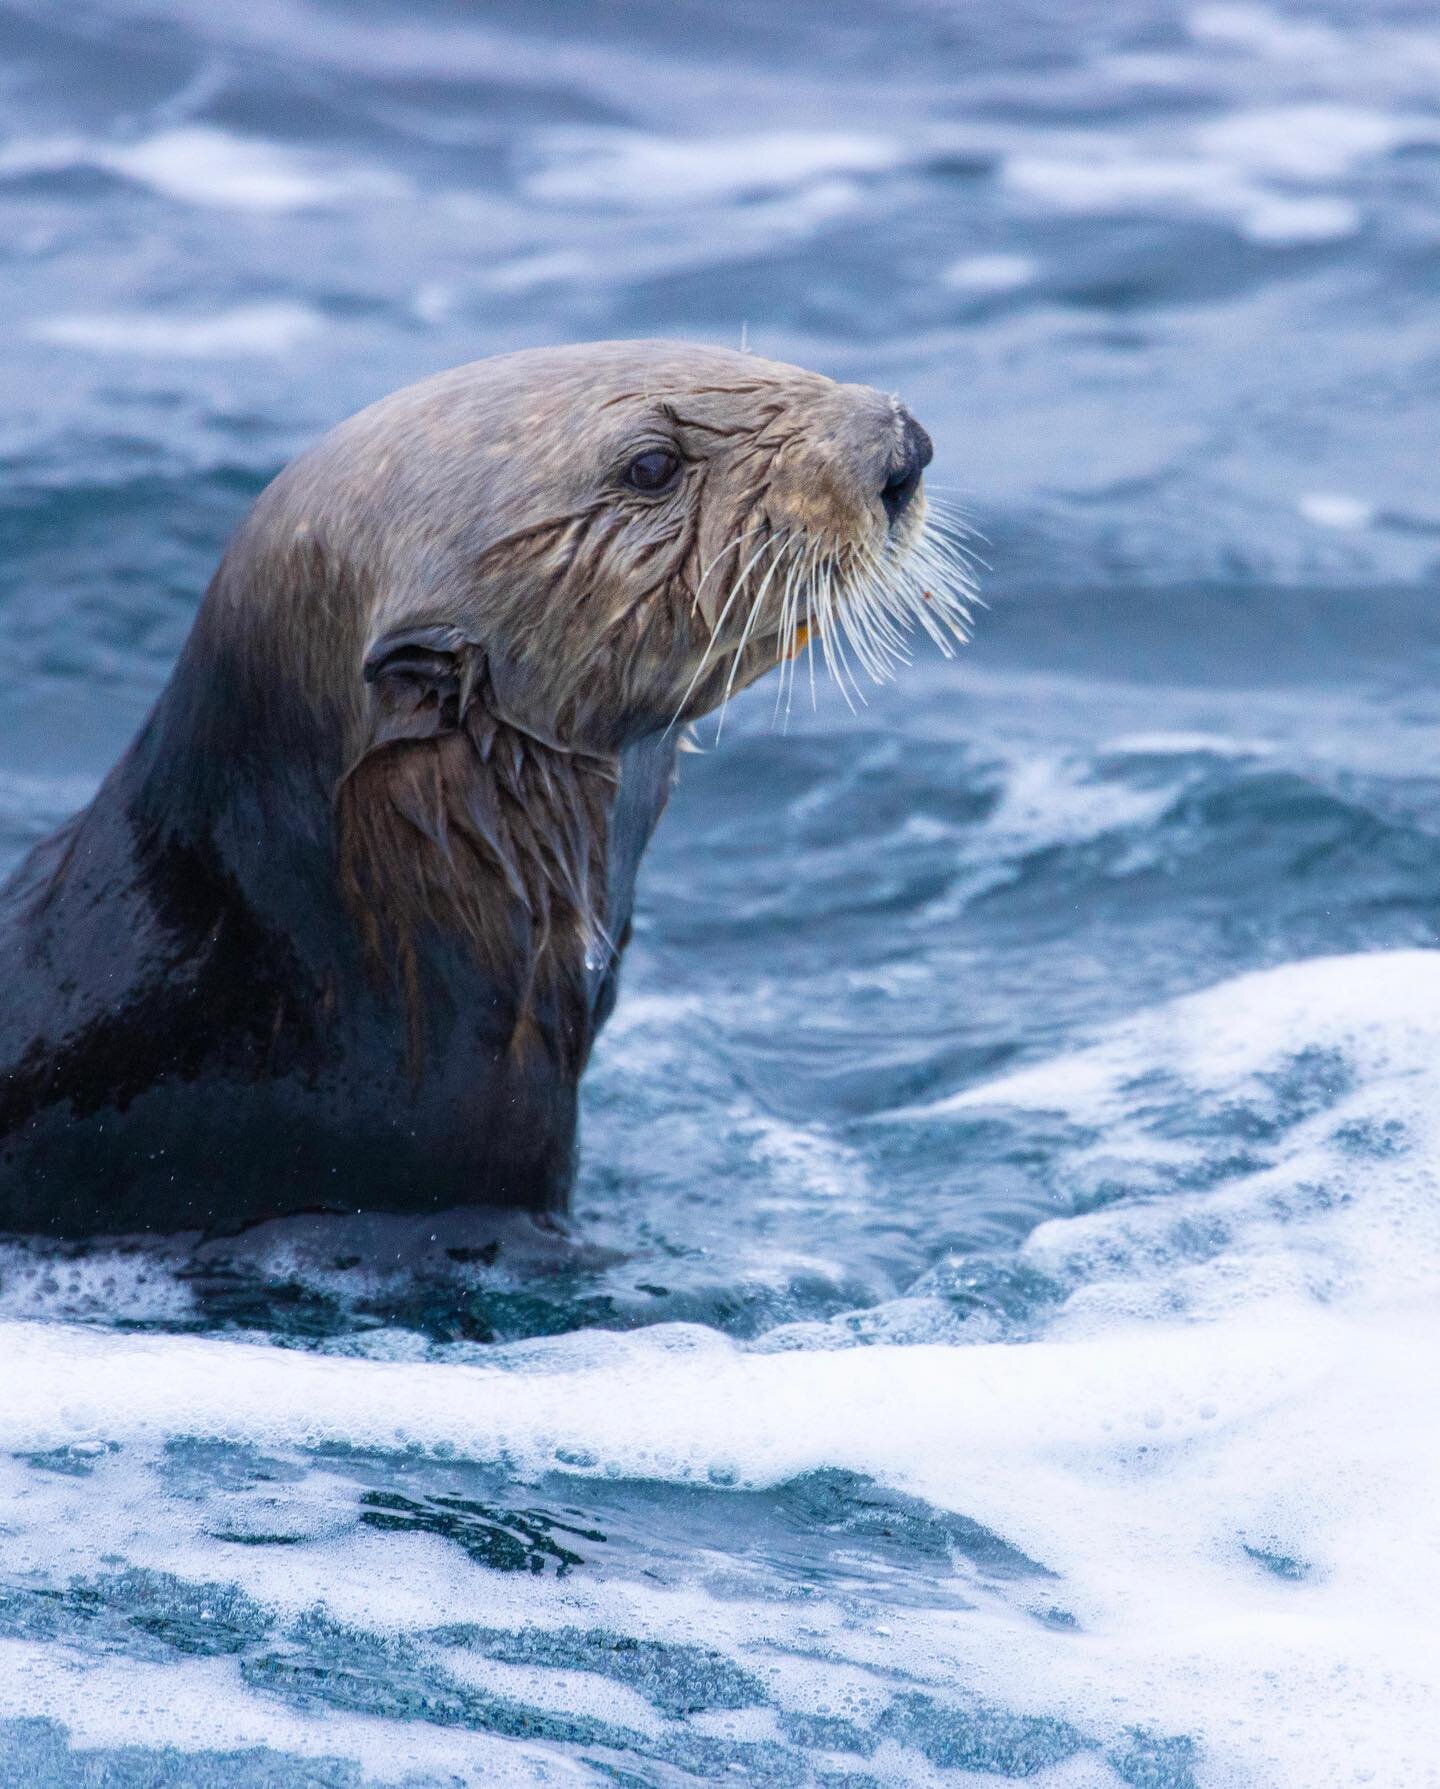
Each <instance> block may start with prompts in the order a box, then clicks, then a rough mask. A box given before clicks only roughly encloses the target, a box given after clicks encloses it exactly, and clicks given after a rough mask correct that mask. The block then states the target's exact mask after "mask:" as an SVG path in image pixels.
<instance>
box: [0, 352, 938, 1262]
mask: <svg viewBox="0 0 1440 1789" xmlns="http://www.w3.org/2000/svg"><path fill="white" fill-rule="evenodd" d="M928 458H929V444H928V441H927V440H926V439H925V437H924V435H923V432H922V431H920V430H919V429H918V425H916V424H914V423H913V422H912V421H911V419H910V418H909V416H908V414H907V413H906V412H905V411H904V410H903V409H902V408H901V407H900V406H899V405H898V404H897V403H896V402H895V401H894V400H893V399H890V398H887V397H882V396H881V394H879V393H876V392H872V391H869V390H868V389H867V388H864V387H857V386H842V385H836V384H834V383H833V382H832V381H830V380H826V379H822V378H820V377H819V376H817V375H814V374H809V373H804V372H801V371H799V370H798V369H795V368H790V367H783V366H777V365H774V364H772V363H769V362H765V361H760V360H757V359H755V358H753V357H751V356H748V355H739V354H731V353H725V352H723V351H719V350H710V349H696V348H689V347H685V346H683V345H680V344H667V343H609V344H598V345H594V346H590V347H584V348H572V349H561V350H548V351H537V352H534V353H529V354H517V355H510V356H505V357H502V358H500V359H497V360H494V361H488V362H478V363H476V364H475V365H473V366H470V367H462V368H459V369H456V370H455V371H453V372H451V373H447V374H442V375H439V376H438V377H437V378H435V379H432V380H428V381H426V382H424V383H423V384H421V385H419V386H414V387H411V388H409V389H408V390H407V391H404V392H400V393H397V394H396V395H395V396H394V397H392V398H389V399H386V400H384V401H383V402H381V403H380V404H377V405H375V406H372V408H371V409H370V410H367V411H364V412H362V413H361V414H360V415H359V416H357V417H354V418H352V419H351V420H350V421H349V422H348V423H345V424H342V425H341V426H340V427H339V428H338V429H336V430H335V431H333V432H332V433H331V434H330V435H329V436H327V437H326V438H325V439H324V440H323V441H322V442H320V443H319V444H317V446H316V447H314V448H312V449H311V450H309V452H307V453H306V454H304V455H302V456H301V457H300V458H299V459H298V460H297V461H295V462H294V463H293V464H292V465H291V466H290V467H288V468H287V469H286V471H285V472H283V473H282V474H281V475H280V477H279V478H277V479H276V481H275V482H274V484H272V485H271V486H270V487H269V488H268V490H267V491H266V492H265V493H263V494H262V496H261V498H260V499H259V501H258V502H257V504H256V506H255V508H254V510H253V511H252V512H251V514H250V516H249V517H248V518H247V520H246V521H245V523H244V524H243V525H242V526H241V528H240V529H239V530H238V531H237V534H236V536H235V539H234V540H233V541H232V543H231V545H230V547H229V548H228V550H227V552H226V555H225V557H224V559H223V560H222V562H221V565H220V567H219V569H218V571H217V573H216V575H215V578H214V579H213V581H212V583H211V586H210V588H209V590H208V591H207V593H206V597H205V600H204V603H203V604H202V606H201V609H200V612H199V614H198V616H197V619H196V622H195V626H194V628H193V630H192V632H191V635H190V638H189V640H188V641H187V643H186V646H185V648H184V651H183V652H182V654H181V657H180V660H179V663H178V665H177V667H176V670H175V673H174V675H173V677H172V678H171V681H170V683H169V685H168V687H167V688H166V690H165V692H164V693H163V695H162V696H161V698H160V701H159V703H158V704H157V707H156V709H155V711H154V713H153V714H152V715H151V717H150V719H149V721H148V722H147V723H146V725H145V727H144V729H143V730H142V732H141V734H140V736H139V738H138V739H137V740H136V741H135V743H134V744H133V745H132V746H131V748H130V749H129V751H128V752H127V753H126V754H125V756H124V757H123V758H122V760H121V761H120V763H119V764H118V765H117V766H116V767H115V769H114V770H113V771H112V772H111V774H110V776H109V777H108V778H107V779H106V781H105V783H104V785H103V786H102V788H101V789H100V792H99V793H98V795H97V796H96V798H95V800H94V801H93V802H92V804H91V805H90V806H89V807H88V808H87V809H86V810H85V811H84V812H83V813H81V814H80V815H78V816H77V817H76V818H75V819H73V820H72V821H70V822H69V823H68V824H67V825H66V826H64V827H62V828H61V829H60V831H59V832H57V833H56V834H55V835H53V836H52V837H51V838H49V839H47V840H45V841H44V842H43V843H41V844H40V845H39V846H38V847H37V848H36V849H35V850H34V851H33V852H32V853H31V855H30V857H29V858H28V859H27V860H26V862H25V863H24V864H23V865H22V866H21V868H20V870H19V871H18V872H17V873H16V875H15V876H14V877H13V878H12V879H11V881H10V882H9V884H8V885H7V886H6V887H5V888H4V890H3V891H0V964H3V969H4V976H5V985H4V989H3V992H0V1229H8V1230H37V1231H38V1230H46V1231H53V1232H58V1233H62V1234H68V1235H87V1234H107V1235H118V1234H128V1233H134V1232H139V1231H146V1230H189V1229H199V1230H204V1231H207V1232H216V1231H229V1230H234V1229H238V1228H241V1227H243V1226H244V1225H246V1224H249V1223H252V1222H256V1221H259V1220H262V1219H265V1218H269V1217H274V1216H278V1215H283V1214H285V1213H289V1212H295V1211H303V1210H312V1209H333V1210H351V1211H353V1210H358V1209H381V1210H391V1211H412V1212H413V1211H420V1210H430V1209H434V1210H439V1209H442V1208H445V1207H452V1206H458V1205H467V1204H490V1205H498V1206H507V1207H512V1208H521V1209H528V1210H532V1211H558V1210H561V1209H563V1208H564V1206H565V1203H566V1200H567V1198H568V1195H569V1191H570V1186H571V1182H572V1179H573V1175H574V1170H575V1158H576V1108H577V1094H578V1083H579V1078H580V1075H581V1072H582V1071H583V1069H584V1066H585V1063H586V1060H587V1058H588V1056H589V1053H590V1049H591V1046H592V1044H593V1042H594V1039H595V1036H596V1034H597V1032H598V1030H599V1028H600V1026H601V1025H602V1024H603V1023H604V1020H605V1018H606V1016H607V1015H608V1013H609V1010H610V1007H611V1005H612V1004H613V1002H614V998H615V990H616V978H617V975H618V971H619V964H620V958H621V955H622V953H623V950H624V947H625V943H626V940H627V938H628V934H629V924H630V911H631V905H632V901H633V898H634V885H635V876H636V871H637V869H638V866H639V863H640V859H641V856H642V854H643V852H644V849H645V846H646V844H647V842H648V840H649V838H650V836H651V833H652V832H653V829H654V827H655V824H656V822H657V820H658V819H659V817H660V813H661V811H662V809H663V808H664V805H665V801H666V798H667V795H668V793H669V789H670V786H671V783H672V780H673V774H674V760H675V749H676V731H675V728H676V723H677V721H679V722H685V721H688V720H691V719H694V718H695V717H697V716H698V715H701V714H704V713H706V712H708V711H710V710H711V709H713V708H715V707H717V706H718V705H720V703H722V702H723V701H724V700H725V698H726V697H727V696H728V695H729V693H730V692H731V690H732V689H734V688H739V687H743V686H744V685H745V684H746V683H748V682H751V681H753V680H754V678H755V677H757V676H759V675H761V674H762V673H763V672H764V671H766V670H769V669H771V668H773V667H774V666H775V665H777V664H781V663H784V662H786V661H787V660H789V659H791V658H793V656H794V653H795V652H796V651H797V650H798V649H799V646H800V644H802V643H803V641H804V640H805V639H806V638H812V637H813V638H816V639H817V640H818V642H819V644H820V646H821V647H822V648H823V649H824V651H825V654H826V657H827V660H828V659H829V658H830V656H831V651H832V647H833V648H840V647H842V645H843V640H844V638H845V637H846V634H847V633H849V634H850V638H851V644H852V647H853V649H854V652H855V654H856V656H857V657H859V658H861V660H862V662H865V655H864V652H863V650H862V648H864V647H865V646H866V645H867V644H868V645H869V647H870V648H871V650H872V651H873V650H874V642H875V640H876V638H877V637H878V633H877V630H883V627H884V626H887V625H893V624H894V623H895V622H896V621H897V620H899V619H901V618H902V616H903V614H904V613H905V612H906V604H909V605H910V606H912V607H914V608H915V609H916V610H917V612H918V611H919V604H920V596H921V594H922V593H921V592H920V583H921V581H922V580H921V574H920V572H919V571H913V572H912V571H911V570H910V569H908V567H909V566H910V564H911V561H912V560H917V561H918V563H919V564H920V565H921V566H922V568H923V569H925V570H926V572H927V576H926V578H925V579H924V581H925V582H927V583H933V581H934V571H935V566H934V562H933V557H932V560H931V561H929V562H927V561H926V557H925V551H924V547H923V542H922V530H923V508H924V505H923V502H921V503H918V504H917V503H914V502H913V501H912V499H913V498H914V497H915V496H916V493H917V488H918V486H919V483H920V471H921V470H922V469H923V466H924V464H925V461H926V460H927V459H928ZM907 580H908V581H907ZM923 595H924V598H925V601H926V602H927V603H929V602H930V601H931V597H932V592H931V591H929V590H927V591H925V592H924V593H923ZM867 603H869V604H872V607H871V608H869V609H867V607H866V605H867ZM875 605H878V606H875ZM882 609H883V611H884V616H885V617H888V621H882V619H881V618H880V616H881V610H882ZM934 613H935V611H934V610H933V609H932V610H929V611H928V612H925V613H921V614H920V619H922V620H923V621H924V623H925V625H927V626H930V627H932V631H933V623H932V619H931V617H932V616H933V614H934ZM862 624H863V626H862ZM952 624H953V618H952ZM852 625H853V627H854V628H855V629H856V630H859V631H855V632H853V633H852V632H850V630H851V629H852ZM802 629H803V632H802ZM872 668H873V667H872Z"/></svg>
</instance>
